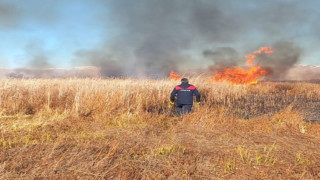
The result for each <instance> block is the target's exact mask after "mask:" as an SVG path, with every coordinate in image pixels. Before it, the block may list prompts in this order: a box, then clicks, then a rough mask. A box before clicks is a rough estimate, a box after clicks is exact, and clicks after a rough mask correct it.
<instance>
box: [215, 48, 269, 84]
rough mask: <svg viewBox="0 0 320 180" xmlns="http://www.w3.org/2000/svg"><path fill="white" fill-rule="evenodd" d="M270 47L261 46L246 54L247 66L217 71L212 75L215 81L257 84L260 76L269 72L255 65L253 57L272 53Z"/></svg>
mask: <svg viewBox="0 0 320 180" xmlns="http://www.w3.org/2000/svg"><path fill="white" fill-rule="evenodd" d="M273 52H274V51H273V49H272V48H271V47H261V48H260V49H259V50H258V51H254V52H253V53H252V54H247V55H246V56H245V57H246V58H247V61H246V64H247V65H248V68H242V67H234V68H227V69H225V70H224V71H223V72H219V73H217V74H215V75H214V77H213V79H214V80H215V81H227V82H230V83H232V84H247V85H252V84H257V83H258V80H259V77H260V76H265V75H267V74H268V73H269V71H268V70H266V69H263V68H262V67H261V66H258V65H255V59H256V57H257V56H256V55H257V54H262V53H264V54H270V53H273Z"/></svg>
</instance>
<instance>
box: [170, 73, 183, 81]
mask: <svg viewBox="0 0 320 180" xmlns="http://www.w3.org/2000/svg"><path fill="white" fill-rule="evenodd" d="M169 79H170V80H179V79H181V76H180V75H179V74H176V73H175V72H173V71H171V72H170V77H169Z"/></svg>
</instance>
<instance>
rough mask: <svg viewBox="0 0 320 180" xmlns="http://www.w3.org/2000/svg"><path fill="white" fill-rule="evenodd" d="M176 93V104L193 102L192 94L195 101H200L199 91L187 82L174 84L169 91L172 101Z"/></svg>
mask: <svg viewBox="0 0 320 180" xmlns="http://www.w3.org/2000/svg"><path fill="white" fill-rule="evenodd" d="M176 95H177V101H176V104H191V105H192V104H193V95H195V96H196V101H197V102H200V93H199V91H198V90H197V89H196V87H195V86H193V85H191V84H189V83H181V84H180V85H178V86H176V87H175V88H174V89H173V91H172V92H171V97H170V100H171V101H172V102H174V99H175V97H176Z"/></svg>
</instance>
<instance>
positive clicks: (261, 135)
mask: <svg viewBox="0 0 320 180" xmlns="http://www.w3.org/2000/svg"><path fill="white" fill-rule="evenodd" d="M190 82H191V84H194V85H195V86H197V88H198V90H199V91H200V93H201V95H202V103H201V105H198V106H197V105H195V106H194V108H193V113H191V114H189V115H187V116H184V118H183V119H180V118H179V117H177V116H176V115H175V111H174V108H173V107H172V106H171V105H170V103H169V95H170V92H171V90H172V89H173V87H174V86H175V85H176V84H178V83H179V82H178V81H169V80H136V79H96V80H95V79H50V80H33V79H25V80H19V79H9V80H1V81H0V84H1V86H0V89H1V90H0V179H319V178H320V124H318V123H315V122H314V121H315V120H320V109H319V108H320V104H319V102H320V90H319V88H320V85H319V84H309V83H267V82H265V83H261V84H258V85H253V86H245V85H230V84H226V83H210V82H208V81H206V79H205V78H201V77H199V78H193V79H191V80H190Z"/></svg>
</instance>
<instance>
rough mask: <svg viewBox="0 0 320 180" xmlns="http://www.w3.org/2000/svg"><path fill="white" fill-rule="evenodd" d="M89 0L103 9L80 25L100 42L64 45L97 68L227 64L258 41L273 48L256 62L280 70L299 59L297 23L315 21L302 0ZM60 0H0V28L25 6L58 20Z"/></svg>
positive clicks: (37, 63) (40, 59) (116, 70)
mask: <svg viewBox="0 0 320 180" xmlns="http://www.w3.org/2000/svg"><path fill="white" fill-rule="evenodd" d="M32 2H33V3H35V2H37V1H36V0H32ZM39 2H40V1H39ZM75 2H78V1H75ZM94 3H96V4H98V5H99V7H102V9H104V11H101V12H100V13H97V14H99V16H94V18H93V19H92V24H90V25H89V24H88V26H90V27H91V28H96V27H99V28H102V36H101V37H99V39H100V40H101V43H100V44H101V46H95V47H85V48H84V47H81V48H79V49H78V50H76V51H74V52H71V53H73V57H74V58H73V59H72V63H73V65H94V66H98V67H99V68H100V69H101V73H102V75H104V76H150V75H154V74H159V75H167V74H168V73H169V72H170V70H184V69H181V68H180V69H179V67H188V68H194V64H197V65H199V67H201V64H206V63H207V65H210V64H208V59H209V60H210V61H209V62H212V63H211V65H213V66H214V67H215V68H224V67H232V66H235V65H241V63H243V62H244V61H243V59H244V54H246V53H250V52H251V51H253V50H256V49H258V48H259V47H260V46H271V47H272V48H273V49H274V50H275V53H274V54H273V55H270V56H263V55H261V56H259V57H258V61H259V63H260V64H261V65H263V66H266V67H267V68H270V69H271V70H272V72H273V76H275V77H276V76H282V75H283V74H284V73H285V72H286V71H287V70H288V69H290V67H291V66H292V65H294V64H295V63H297V62H298V60H299V57H300V52H301V49H300V48H299V47H298V46H297V44H298V43H297V42H296V40H297V39H298V37H299V36H300V35H301V34H303V33H305V31H306V29H303V28H299V27H301V26H302V25H303V24H310V23H312V22H316V21H317V20H316V19H315V18H312V17H309V16H307V14H306V13H305V12H306V11H307V10H308V9H307V8H306V7H309V6H308V3H307V2H302V1H296V2H295V3H292V2H289V1H287V0H271V1H255V0H247V1H241V2H240V1H215V0H214V1H205V0H199V1H185V0H161V1H160V0H136V1H132V0H107V1H102V0H96V1H94ZM61 5H62V6H63V1H59V2H57V1H53V0H51V1H46V3H44V5H43V6H42V7H39V8H37V9H36V10H35V11H34V12H31V11H24V10H23V9H22V12H21V13H12V12H16V11H13V10H15V9H18V7H14V6H12V5H11V6H8V5H7V4H5V3H3V2H0V28H4V26H6V27H11V26H12V23H14V24H16V23H19V22H20V21H21V19H23V18H24V17H23V16H24V15H26V13H28V16H27V18H29V19H37V20H38V21H40V22H41V23H43V24H55V23H59V21H61V19H59V18H61V14H60V13H61V12H60V11H58V10H57V9H58V8H57V7H60V6H61ZM309 5H310V4H309ZM39 14H43V16H41V15H40V16H39ZM40 17H41V18H40ZM293 27H294V28H293ZM308 28H309V29H308V31H309V32H310V33H311V34H314V35H311V36H314V37H315V38H319V35H318V33H316V32H317V31H316V29H315V28H316V27H313V26H308ZM65 38H68V37H65ZM272 45H274V46H272ZM190 54H192V55H191V56H190ZM49 57H50V56H48V55H46V54H43V53H40V54H36V55H34V56H32V57H30V59H29V62H30V63H29V65H30V66H32V67H39V68H47V67H52V64H53V63H52V62H50V58H49Z"/></svg>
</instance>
